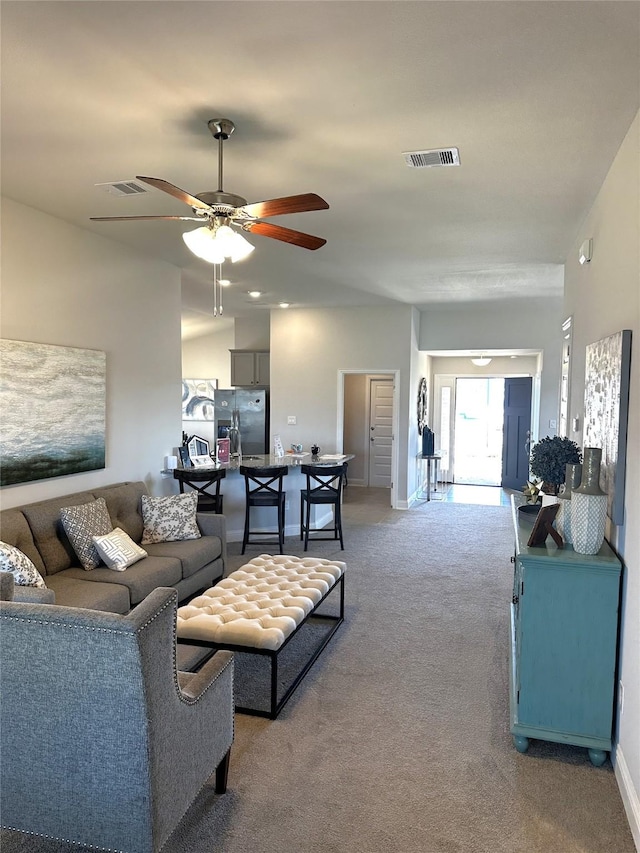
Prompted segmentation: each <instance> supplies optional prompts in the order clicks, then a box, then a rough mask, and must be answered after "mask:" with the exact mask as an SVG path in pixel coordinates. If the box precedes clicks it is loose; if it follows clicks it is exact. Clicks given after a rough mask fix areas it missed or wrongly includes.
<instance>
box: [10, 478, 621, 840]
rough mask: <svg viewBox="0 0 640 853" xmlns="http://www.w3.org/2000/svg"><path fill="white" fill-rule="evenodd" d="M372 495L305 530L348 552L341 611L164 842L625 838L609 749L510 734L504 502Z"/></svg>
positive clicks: (352, 499)
mask: <svg viewBox="0 0 640 853" xmlns="http://www.w3.org/2000/svg"><path fill="white" fill-rule="evenodd" d="M372 495H373V492H369V491H368V490H358V489H355V488H351V489H349V490H348V496H347V499H346V503H345V515H346V521H345V544H346V550H345V551H344V552H341V551H340V550H339V549H336V548H334V546H333V543H331V542H322V543H320V542H319V543H316V544H315V545H313V546H311V552H312V553H313V554H314V555H317V556H325V557H333V558H337V559H344V560H345V561H346V562H347V566H348V568H347V577H346V599H347V607H346V621H345V623H344V625H343V626H342V627H341V628H340V629H339V631H338V633H337V634H336V636H335V637H334V638H333V640H332V641H331V643H330V644H329V646H328V647H327V648H326V649H325V651H324V652H323V654H322V656H321V657H320V658H319V660H318V661H317V662H316V664H315V666H314V667H313V669H312V670H311V672H310V673H309V674H308V675H307V677H306V679H305V680H304V681H303V682H302V684H301V685H300V687H299V688H298V691H297V692H296V694H294V696H293V698H292V699H291V700H290V702H289V704H288V705H287V706H286V707H285V709H284V710H283V712H282V714H281V715H280V717H279V718H278V719H277V720H276V721H273V722H272V721H269V720H265V719H259V718H255V717H249V716H245V715H237V716H236V738H235V744H234V747H233V750H232V757H231V768H230V774H229V789H228V791H227V793H226V795H224V796H222V797H218V796H216V795H214V793H213V786H210V787H207V788H205V789H204V790H203V791H202V792H201V795H200V796H199V798H198V799H197V801H196V802H195V803H194V805H193V806H192V808H191V809H190V811H189V812H188V814H187V815H186V817H185V819H184V820H183V822H182V823H181V825H180V826H179V827H178V829H177V830H176V832H175V833H174V835H173V836H172V838H171V840H170V841H169V843H168V844H167V845H166V846H165V848H164V853H633V851H634V849H635V848H634V844H633V840H632V837H631V833H630V831H629V829H628V826H627V822H626V818H625V815H624V811H623V807H622V803H621V800H620V795H619V792H618V789H617V786H616V781H615V778H614V775H613V770H612V768H611V765H610V764H609V762H608V761H607V763H606V764H605V766H604V767H602V768H595V767H593V766H592V765H591V763H590V762H589V759H588V756H587V752H586V750H584V749H579V748H573V747H567V746H560V745H554V744H547V743H541V742H533V743H532V745H531V747H530V750H529V753H528V754H526V755H520V754H519V753H518V752H516V750H515V749H514V748H513V746H512V743H511V736H510V734H509V719H508V669H507V663H508V633H509V632H508V614H509V602H510V598H511V571H512V566H511V563H510V557H511V554H512V553H513V546H512V534H511V528H510V511H509V509H508V508H506V507H483V506H471V505H463V504H450V503H437V502H432V503H430V504H425V505H422V506H421V507H419V508H417V509H414V510H411V511H408V512H400V511H397V512H394V511H391V510H388V509H387V508H386V507H385V506H384V505H383V504H382V503H381V502H380V501H375V500H373V501H372V502H371V496H372ZM365 498H366V499H367V501H365ZM260 550H262V551H264V550H266V549H265V548H264V546H263V547H262V548H261V549H258V548H256V549H248V551H247V554H246V556H245V557H244V558H243V557H241V556H240V555H239V547H238V546H237V545H233V546H231V551H232V555H233V556H232V559H231V563H232V565H231V568H232V569H233V568H237V567H238V566H240V565H242V563H243V562H245V561H246V559H247V558H250V557H251V556H254V555H255V554H257V553H259V551H260ZM287 550H288V551H289V552H290V553H294V554H301V553H302V551H301V548H300V543H299V542H298V541H297V540H295V539H289V540H287ZM176 783H177V784H179V780H176ZM105 808H108V803H105ZM3 841H4V843H3V846H2V853H26V851H29V853H67V851H70V850H71V849H74V848H70V847H68V846H67V845H64V844H58V843H53V842H38V841H36V840H33V839H22V838H21V837H20V836H16V835H14V834H7V835H6V836H5V837H4V839H3ZM75 849H77V848H75ZM130 853H135V851H130Z"/></svg>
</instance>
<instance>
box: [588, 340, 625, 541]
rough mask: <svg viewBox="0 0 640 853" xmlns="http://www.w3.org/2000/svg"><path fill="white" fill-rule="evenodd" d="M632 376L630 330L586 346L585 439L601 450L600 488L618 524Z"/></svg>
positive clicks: (614, 521)
mask: <svg viewBox="0 0 640 853" xmlns="http://www.w3.org/2000/svg"><path fill="white" fill-rule="evenodd" d="M630 377H631V331H630V330H629V329H625V330H624V331H622V332H617V333H616V334H615V335H610V336H609V337H608V338H603V339H602V340H600V341H596V342H595V343H593V344H589V345H588V346H587V360H586V366H585V388H584V408H585V413H584V436H583V442H584V446H585V447H600V448H601V449H602V465H601V468H600V488H601V489H603V491H605V492H606V493H607V495H608V507H607V515H608V516H609V518H610V519H611V521H612V522H613V523H614V524H616V525H621V524H623V523H624V488H625V471H626V461H627V422H628V418H629V382H630Z"/></svg>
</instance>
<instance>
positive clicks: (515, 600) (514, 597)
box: [511, 595, 520, 604]
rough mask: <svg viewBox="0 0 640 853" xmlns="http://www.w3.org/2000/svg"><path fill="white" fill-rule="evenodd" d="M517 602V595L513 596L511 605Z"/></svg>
mask: <svg viewBox="0 0 640 853" xmlns="http://www.w3.org/2000/svg"><path fill="white" fill-rule="evenodd" d="M519 601H520V599H519V597H518V596H517V595H514V596H513V597H512V599H511V603H512V604H517V603H518V602H519Z"/></svg>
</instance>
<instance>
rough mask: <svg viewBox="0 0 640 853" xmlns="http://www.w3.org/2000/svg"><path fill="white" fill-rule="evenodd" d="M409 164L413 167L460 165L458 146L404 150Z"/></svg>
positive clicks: (404, 155)
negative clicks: (426, 149) (428, 149)
mask: <svg viewBox="0 0 640 853" xmlns="http://www.w3.org/2000/svg"><path fill="white" fill-rule="evenodd" d="M403 157H404V159H405V162H406V164H407V166H409V167H411V168H412V169H430V168H432V167H433V166H459V165H460V153H459V151H458V149H457V148H434V149H433V150H431V151H404V152H403Z"/></svg>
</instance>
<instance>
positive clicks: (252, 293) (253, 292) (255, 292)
mask: <svg viewBox="0 0 640 853" xmlns="http://www.w3.org/2000/svg"><path fill="white" fill-rule="evenodd" d="M247 293H248V294H249V296H252V297H253V298H254V299H257V298H258V297H259V296H262V291H261V290H247Z"/></svg>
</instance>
